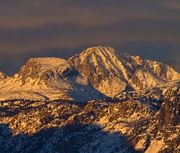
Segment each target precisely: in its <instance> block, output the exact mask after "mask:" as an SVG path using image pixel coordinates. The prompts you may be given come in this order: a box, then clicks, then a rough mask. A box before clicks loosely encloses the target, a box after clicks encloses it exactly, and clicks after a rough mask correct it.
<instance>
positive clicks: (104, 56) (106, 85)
mask: <svg viewBox="0 0 180 153" xmlns="http://www.w3.org/2000/svg"><path fill="white" fill-rule="evenodd" d="M69 62H70V63H71V65H73V66H74V67H75V68H76V69H77V70H78V71H79V72H80V73H81V74H82V75H83V76H84V77H86V78H88V80H90V82H91V84H92V86H94V88H96V89H97V90H99V91H100V92H102V93H104V94H105V95H107V96H110V97H114V96H115V95H117V94H119V93H120V92H121V91H123V90H126V89H135V90H142V89H144V88H149V87H154V86H157V85H163V84H167V83H169V82H171V83H173V82H175V81H177V80H179V79H180V74H179V73H177V72H175V71H174V70H173V68H171V67H169V66H167V65H165V64H162V63H159V62H156V61H151V60H143V59H141V58H140V57H139V56H130V55H128V54H125V53H121V54H117V52H116V51H115V50H114V49H113V48H110V47H102V46H98V47H92V48H88V49H87V50H84V51H83V52H82V53H80V54H79V55H75V56H73V57H71V58H70V59H69Z"/></svg>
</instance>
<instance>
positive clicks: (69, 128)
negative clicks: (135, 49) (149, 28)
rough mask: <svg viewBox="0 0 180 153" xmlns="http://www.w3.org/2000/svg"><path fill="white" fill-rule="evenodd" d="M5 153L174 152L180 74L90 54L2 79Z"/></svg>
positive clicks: (42, 62) (111, 54)
mask: <svg viewBox="0 0 180 153" xmlns="http://www.w3.org/2000/svg"><path fill="white" fill-rule="evenodd" d="M0 152H2V153H32V152H33V153H179V152H180V73H178V72H176V71H175V70H174V69H173V68H172V67H171V66H169V65H167V64H163V63H160V62H157V61H152V60H147V59H142V58H141V57H139V56H131V55H128V54H126V53H119V54H118V53H117V52H116V51H115V50H114V49H113V48H110V47H102V46H98V47H92V48H88V49H86V50H84V51H82V52H81V53H80V54H76V55H74V56H72V57H70V58H69V59H68V60H64V59H61V58H56V57H48V58H31V59H29V60H28V61H27V63H26V64H25V65H24V66H23V67H21V69H20V70H19V72H17V73H16V74H15V75H13V76H10V77H9V76H6V75H4V74H3V73H0Z"/></svg>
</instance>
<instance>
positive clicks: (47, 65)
mask: <svg viewBox="0 0 180 153" xmlns="http://www.w3.org/2000/svg"><path fill="white" fill-rule="evenodd" d="M179 79H180V74H179V73H178V72H176V71H175V70H174V69H173V68H172V67H170V66H168V65H166V64H163V63H160V62H157V61H152V60H146V59H142V58H140V57H139V56H130V55H128V54H125V53H121V54H118V53H117V52H116V51H115V50H114V49H113V48H110V47H102V46H98V47H92V48H88V49H86V50H84V51H83V52H82V53H80V54H78V55H74V56H73V57H71V58H69V59H68V60H64V59H61V58H55V57H51V58H32V59H29V60H28V61H27V63H26V64H25V65H24V66H23V67H22V68H21V69H20V71H19V72H18V73H17V74H15V75H14V76H11V77H5V76H4V75H3V73H0V80H1V81H0V86H1V88H0V92H1V93H3V94H1V95H0V100H6V99H12V97H13V98H16V99H21V98H23V99H38V100H54V99H67V100H76V101H87V100H91V99H99V98H102V97H111V98H114V97H116V95H118V94H120V93H121V92H122V91H138V90H144V89H146V88H153V87H157V86H169V85H172V84H177V83H178V81H179Z"/></svg>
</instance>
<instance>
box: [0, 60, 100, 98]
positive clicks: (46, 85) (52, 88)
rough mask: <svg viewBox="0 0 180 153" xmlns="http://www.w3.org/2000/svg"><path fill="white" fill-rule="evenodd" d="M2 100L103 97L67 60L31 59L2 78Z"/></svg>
mask: <svg viewBox="0 0 180 153" xmlns="http://www.w3.org/2000/svg"><path fill="white" fill-rule="evenodd" d="M0 85H1V89H0V90H1V92H2V93H3V94H1V96H0V99H2V100H6V99H28V100H30V99H31V100H49V99H67V100H71V99H73V100H77V101H87V100H90V99H97V98H100V97H103V94H101V93H100V92H98V91H96V90H95V89H94V88H92V87H91V85H90V84H89V83H88V80H87V79H86V78H83V77H82V76H81V75H80V74H79V73H78V72H77V71H76V70H75V69H74V68H73V67H71V66H70V65H69V64H68V63H67V61H66V60H64V59H60V58H32V59H30V60H28V61H27V63H26V64H25V65H24V66H23V67H22V68H21V69H20V71H19V72H18V73H17V74H15V75H14V76H12V77H9V78H7V79H5V80H4V81H1V83H0Z"/></svg>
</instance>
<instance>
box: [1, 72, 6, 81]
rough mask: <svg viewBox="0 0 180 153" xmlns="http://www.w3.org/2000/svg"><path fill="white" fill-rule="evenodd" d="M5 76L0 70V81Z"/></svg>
mask: <svg viewBox="0 0 180 153" xmlns="http://www.w3.org/2000/svg"><path fill="white" fill-rule="evenodd" d="M5 78H6V76H5V74H4V73H2V72H0V81H2V80H4V79H5Z"/></svg>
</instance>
